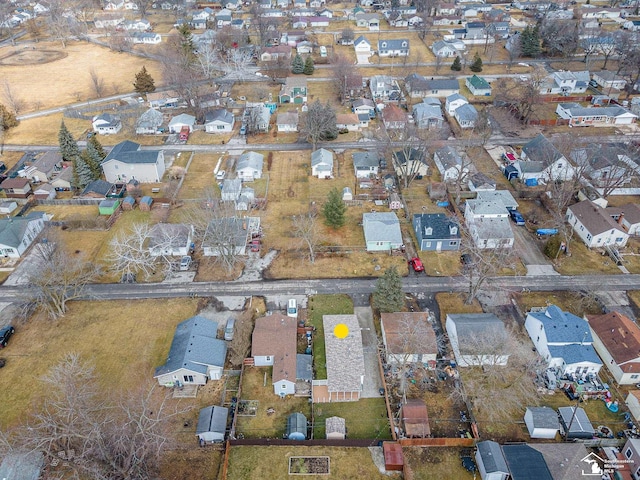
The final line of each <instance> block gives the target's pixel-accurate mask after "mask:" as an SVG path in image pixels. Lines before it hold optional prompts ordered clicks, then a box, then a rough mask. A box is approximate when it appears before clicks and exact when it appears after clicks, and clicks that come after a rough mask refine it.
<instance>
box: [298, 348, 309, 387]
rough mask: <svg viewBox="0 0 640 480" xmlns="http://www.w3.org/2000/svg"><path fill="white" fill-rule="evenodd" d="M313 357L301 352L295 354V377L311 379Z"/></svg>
mask: <svg viewBox="0 0 640 480" xmlns="http://www.w3.org/2000/svg"><path fill="white" fill-rule="evenodd" d="M312 362H313V357H312V356H311V355H305V354H302V353H298V354H296V379H300V380H306V381H308V382H310V381H311V380H313V367H312Z"/></svg>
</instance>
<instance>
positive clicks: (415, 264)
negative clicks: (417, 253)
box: [409, 257, 424, 272]
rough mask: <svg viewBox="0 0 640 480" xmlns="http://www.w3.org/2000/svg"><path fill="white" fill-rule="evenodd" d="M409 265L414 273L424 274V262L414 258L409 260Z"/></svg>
mask: <svg viewBox="0 0 640 480" xmlns="http://www.w3.org/2000/svg"><path fill="white" fill-rule="evenodd" d="M409 265H410V266H411V267H412V268H413V271H414V272H424V265H422V260H420V259H419V258H418V257H413V258H412V259H411V260H409Z"/></svg>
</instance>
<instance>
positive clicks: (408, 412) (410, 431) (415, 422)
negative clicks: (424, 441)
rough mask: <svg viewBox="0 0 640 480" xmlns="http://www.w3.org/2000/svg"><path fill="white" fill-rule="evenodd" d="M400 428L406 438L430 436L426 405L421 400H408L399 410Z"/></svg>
mask: <svg viewBox="0 0 640 480" xmlns="http://www.w3.org/2000/svg"><path fill="white" fill-rule="evenodd" d="M400 428H402V430H403V431H404V436H405V437H407V438H428V437H430V436H431V427H430V426H429V415H428V413H427V405H426V404H425V403H424V400H422V399H421V398H409V399H407V401H406V402H405V403H403V404H402V407H401V409H400Z"/></svg>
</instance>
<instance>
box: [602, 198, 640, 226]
mask: <svg viewBox="0 0 640 480" xmlns="http://www.w3.org/2000/svg"><path fill="white" fill-rule="evenodd" d="M612 208H615V209H616V210H618V213H619V214H620V213H624V218H625V219H626V220H627V221H628V222H629V223H630V224H631V225H635V224H636V223H640V205H638V204H636V203H626V204H624V205H622V206H620V207H612ZM607 210H609V209H607Z"/></svg>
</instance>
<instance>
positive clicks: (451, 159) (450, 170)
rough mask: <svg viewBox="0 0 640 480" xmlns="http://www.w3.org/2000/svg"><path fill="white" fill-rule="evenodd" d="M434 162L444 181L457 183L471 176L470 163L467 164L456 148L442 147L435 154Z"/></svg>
mask: <svg viewBox="0 0 640 480" xmlns="http://www.w3.org/2000/svg"><path fill="white" fill-rule="evenodd" d="M433 161H434V163H435V165H436V168H437V169H438V171H439V172H440V175H441V176H442V180H443V181H445V182H447V181H456V180H458V179H459V178H460V177H464V176H466V175H468V174H469V166H470V162H465V161H464V159H463V158H462V155H460V154H459V153H458V151H457V150H456V148H455V147H450V146H446V147H442V148H439V149H438V150H436V151H435V152H434V154H433Z"/></svg>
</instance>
